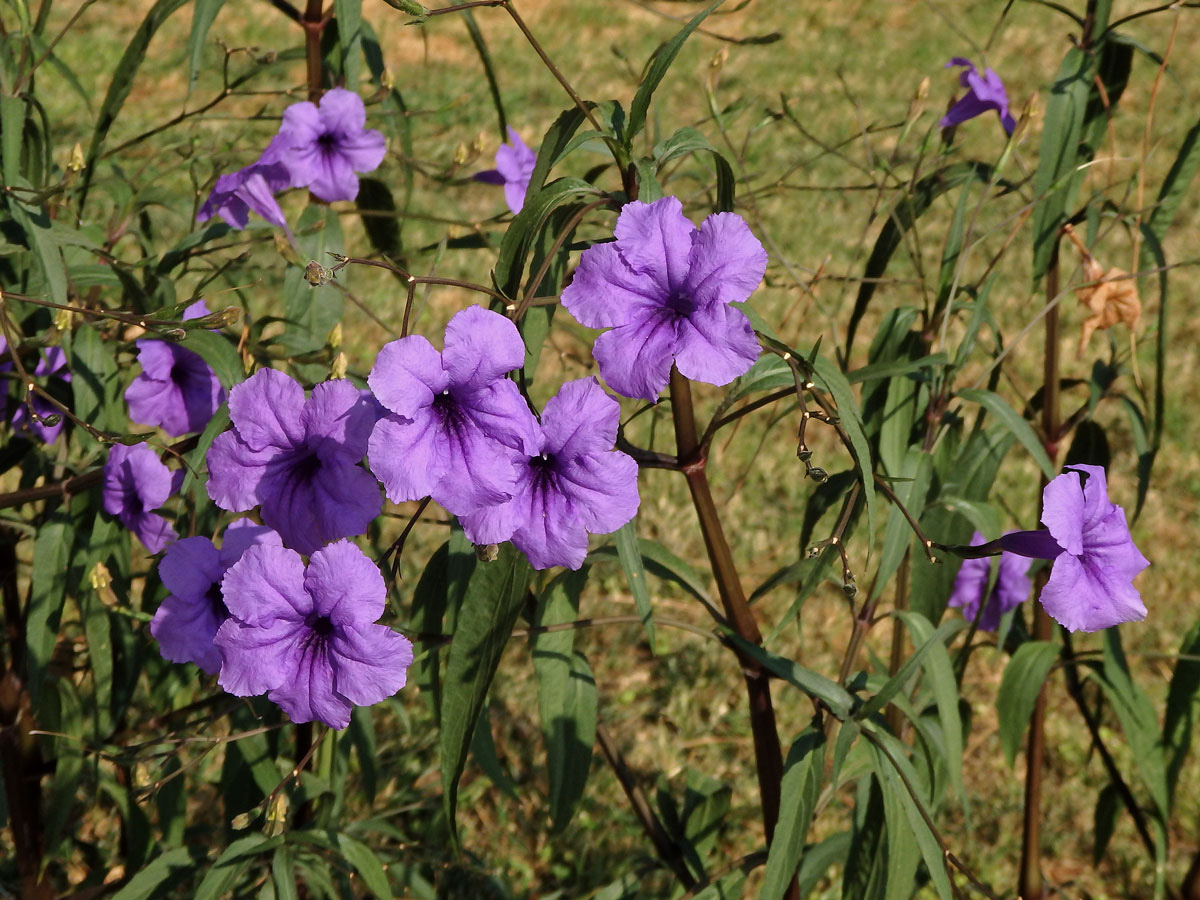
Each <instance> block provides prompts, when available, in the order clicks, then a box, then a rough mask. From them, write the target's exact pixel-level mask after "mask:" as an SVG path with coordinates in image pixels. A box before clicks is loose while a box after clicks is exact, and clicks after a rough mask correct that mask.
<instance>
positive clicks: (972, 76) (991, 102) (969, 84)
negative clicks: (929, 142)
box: [938, 56, 1017, 134]
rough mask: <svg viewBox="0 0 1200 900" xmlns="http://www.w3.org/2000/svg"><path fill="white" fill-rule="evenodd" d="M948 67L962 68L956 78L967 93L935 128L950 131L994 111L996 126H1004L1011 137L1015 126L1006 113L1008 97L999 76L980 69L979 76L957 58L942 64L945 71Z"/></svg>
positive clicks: (973, 66)
mask: <svg viewBox="0 0 1200 900" xmlns="http://www.w3.org/2000/svg"><path fill="white" fill-rule="evenodd" d="M951 66H962V67H963V71H962V72H960V73H959V75H958V83H959V84H961V85H962V86H963V87H965V88H967V89H968V90H967V93H965V94H964V95H963V96H962V97H960V98H959V99H958V102H957V103H955V104H954V105H953V106H952V107H950V111H949V112H947V113H946V115H944V116H942V119H941V121H940V122H938V126H939V127H941V128H950V127H951V126H953V125H958V124H960V123H962V122H965V121H967V119H973V118H975V117H976V116H982V115H983V114H984V113H985V112H987V111H988V110H989V109H994V110H996V112H997V113H999V114H1000V124H1001V125H1003V126H1004V131H1005V133H1006V134H1012V133H1013V129H1014V128H1016V127H1017V123H1016V120H1015V119H1013V117H1012V115H1011V114H1010V113H1009V111H1008V94H1007V93H1005V91H1004V82H1002V81H1001V80H1000V76H999V75H997V74H996V73H995V72H993V71H992V70H991V69H984V70H983V74H982V75H980V74H979V72H978V71H976V69H975V65H974V63H972V62H971V61H970V60H969V59H963V58H962V57H961V56H956V57H954V58H953V59H952V60H950V62H948V63H946V68H947V69H949V68H950V67H951Z"/></svg>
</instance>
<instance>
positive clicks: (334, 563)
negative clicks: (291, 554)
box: [304, 541, 395, 699]
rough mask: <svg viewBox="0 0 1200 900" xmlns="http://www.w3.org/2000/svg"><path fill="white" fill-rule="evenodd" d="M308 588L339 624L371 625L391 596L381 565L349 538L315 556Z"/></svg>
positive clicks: (322, 610) (324, 611)
mask: <svg viewBox="0 0 1200 900" xmlns="http://www.w3.org/2000/svg"><path fill="white" fill-rule="evenodd" d="M304 589H305V590H306V591H308V594H309V596H311V597H312V598H313V609H314V611H315V612H316V613H317V614H318V615H322V616H329V617H330V618H334V619H336V620H337V621H338V622H339V623H350V622H353V623H355V624H360V625H369V624H370V623H372V622H374V621H375V620H376V619H378V618H379V617H380V616H382V615H383V609H384V601H385V599H386V597H387V586H386V585H385V584H384V583H383V575H381V574H380V572H379V568H378V567H377V566H376V565H375V564H374V563H373V562H371V561H370V560H369V559H367V557H366V556H364V555H363V552H362V551H361V550H359V549H358V547H356V546H354V544H352V543H350V542H349V541H337V542H336V543H333V544H330V545H329V546H328V547H323V548H322V549H320V550H318V551H317V552H316V553H314V554H313V555H312V559H311V560H310V561H309V563H308V569H307V571H306V572H305V575H304ZM392 693H395V692H394V691H393V692H392ZM381 699H382V698H381Z"/></svg>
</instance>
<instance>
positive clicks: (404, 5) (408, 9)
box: [383, 0, 429, 20]
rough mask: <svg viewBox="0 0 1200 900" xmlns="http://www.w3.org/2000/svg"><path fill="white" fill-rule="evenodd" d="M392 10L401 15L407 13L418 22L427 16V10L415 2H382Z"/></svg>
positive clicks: (413, 0)
mask: <svg viewBox="0 0 1200 900" xmlns="http://www.w3.org/2000/svg"><path fill="white" fill-rule="evenodd" d="M383 2H384V3H386V4H387V5H388V6H390V7H391V8H392V9H398V10H400V12H402V13H408V14H409V15H410V16H414V17H415V18H416V19H418V20H422V19H424V18H425V17H426V16H428V15H429V10H428V9H426V8H425V7H424V6H422V5H421V4H420V3H417V2H416V0H383Z"/></svg>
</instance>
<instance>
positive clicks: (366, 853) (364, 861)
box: [337, 834, 392, 900]
mask: <svg viewBox="0 0 1200 900" xmlns="http://www.w3.org/2000/svg"><path fill="white" fill-rule="evenodd" d="M337 843H338V849H339V850H341V852H342V857H343V859H345V860H346V861H347V862H349V863H350V865H352V866H354V871H356V872H358V875H359V877H360V878H362V880H363V884H365V885H366V886H367V890H369V891H370V892H371V893H372V894H374V895H375V896H376V897H378V898H379V900H392V887H391V885H390V884H389V883H388V877H387V872H386V871H385V870H384V868H383V863H381V862H380V861H379V857H377V856H376V855H375V854H374V852H372V850H371V848H370V847H368V846H367V845H366V844H363V843H360V842H359V841H356V840H354V838H352V837H349V836H348V835H346V834H339V835H338V836H337Z"/></svg>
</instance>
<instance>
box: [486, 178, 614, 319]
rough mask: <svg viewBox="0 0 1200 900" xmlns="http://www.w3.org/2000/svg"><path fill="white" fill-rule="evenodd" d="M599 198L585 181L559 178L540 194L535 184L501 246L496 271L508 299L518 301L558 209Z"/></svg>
mask: <svg viewBox="0 0 1200 900" xmlns="http://www.w3.org/2000/svg"><path fill="white" fill-rule="evenodd" d="M598 194H599V192H598V191H597V190H596V188H595V187H594V186H592V185H590V184H588V183H587V182H586V181H584V180H583V179H582V178H574V177H567V178H559V179H556V180H555V181H552V182H550V183H549V184H548V185H546V186H545V187H544V188H542V189H541V190H540V191H538V192H537V193H533V185H532V182H531V183H530V190H529V193H527V194H526V195H525V205H524V206H523V207H521V211H520V212H519V213H517V215H516V216H515V217H514V218H513V220H512V222H511V223H510V224H509V226H508V230H507V231H505V232H504V238H503V240H501V242H500V253H499V256H498V257H497V259H496V267H495V268H494V269H493V270H492V279H493V281H494V282H495V285H496V288H497V290H499V291H500V292H501V293H502V294H504V296H506V297H513V298H515V297H516V296H517V295H518V292H519V290H520V286H521V279H522V277H523V275H524V272H525V262H526V260H527V259H528V257H529V254H530V252H531V250H532V249H533V247H534V246H535V245H536V244H537V239H538V236H539V235H540V234H541V231H542V229H543V228H544V227H545V225H546V223H547V221H548V220H549V218H550V214H551V213H552V212H553V211H554V210H555V209H557V208H558V207H560V206H562V205H563V204H564V203H570V202H571V201H574V200H578V199H580V198H582V197H593V198H594V197H596V196H598Z"/></svg>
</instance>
